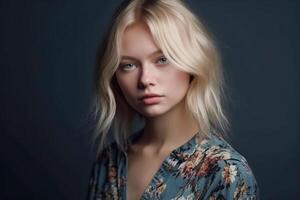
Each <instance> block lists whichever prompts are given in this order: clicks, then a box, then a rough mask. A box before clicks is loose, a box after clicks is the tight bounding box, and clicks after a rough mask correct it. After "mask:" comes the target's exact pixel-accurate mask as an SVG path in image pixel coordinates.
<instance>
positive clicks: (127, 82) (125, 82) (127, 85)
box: [116, 74, 135, 100]
mask: <svg viewBox="0 0 300 200" xmlns="http://www.w3.org/2000/svg"><path fill="white" fill-rule="evenodd" d="M116 79H117V83H118V85H119V87H120V89H121V91H122V93H123V95H124V96H125V98H126V99H127V100H128V99H129V98H130V96H131V95H132V92H133V87H134V84H135V83H134V82H135V81H134V79H133V78H132V77H128V76H120V75H118V74H116Z"/></svg>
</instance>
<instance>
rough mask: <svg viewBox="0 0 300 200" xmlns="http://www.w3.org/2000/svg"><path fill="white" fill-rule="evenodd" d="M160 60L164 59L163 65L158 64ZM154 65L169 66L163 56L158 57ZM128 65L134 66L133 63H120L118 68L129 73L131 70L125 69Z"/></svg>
mask: <svg viewBox="0 0 300 200" xmlns="http://www.w3.org/2000/svg"><path fill="white" fill-rule="evenodd" d="M162 59H165V61H163V63H159V62H160V61H161V60H162ZM156 63H157V64H159V65H167V64H169V61H168V59H167V58H166V57H165V56H161V57H159V59H158V60H157V61H156ZM128 65H132V66H134V65H135V64H133V63H125V64H122V63H121V64H120V65H119V67H120V68H121V69H123V70H125V71H130V70H131V69H125V68H126V67H127V66H128Z"/></svg>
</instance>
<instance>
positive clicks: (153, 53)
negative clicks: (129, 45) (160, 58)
mask: <svg viewBox="0 0 300 200" xmlns="http://www.w3.org/2000/svg"><path fill="white" fill-rule="evenodd" d="M161 53H162V51H161V50H160V49H158V50H156V51H154V52H152V53H150V54H149V56H150V57H151V56H153V55H155V54H161ZM121 59H131V60H136V58H135V57H133V56H126V55H123V56H121Z"/></svg>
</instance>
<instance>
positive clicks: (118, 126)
mask: <svg viewBox="0 0 300 200" xmlns="http://www.w3.org/2000/svg"><path fill="white" fill-rule="evenodd" d="M141 20H142V21H143V22H144V23H146V24H147V26H148V27H149V30H150V33H151V35H152V37H153V39H154V41H155V43H156V44H157V45H158V47H159V48H161V50H162V52H163V53H164V55H165V56H166V58H167V59H169V60H170V62H171V63H173V64H174V65H175V66H176V67H178V68H179V69H180V70H182V71H185V72H187V73H189V74H190V75H191V76H192V80H191V83H190V87H189V90H188V92H187V95H186V106H187V108H188V109H189V111H190V112H191V113H192V115H193V117H194V118H195V119H196V120H197V122H198V124H199V127H200V132H201V133H202V134H203V136H210V135H212V134H215V135H218V136H221V137H222V136H224V135H225V133H226V132H227V130H228V129H229V122H228V119H227V117H226V116H225V114H224V108H223V106H222V102H221V99H222V100H223V97H225V96H224V85H225V84H224V78H223V72H222V67H221V62H220V56H219V53H218V51H217V48H216V45H215V44H214V40H213V39H212V36H211V35H210V34H209V33H208V31H207V30H206V28H205V27H204V25H203V23H201V22H200V21H199V19H198V18H197V17H196V16H195V15H194V14H193V13H192V11H191V10H190V9H189V8H188V7H187V5H185V4H184V2H183V1H181V0H130V1H128V0H127V1H123V3H122V4H121V5H120V7H119V8H118V9H117V11H116V13H115V15H114V16H113V20H112V24H111V27H110V28H109V30H108V32H107V35H106V38H105V39H104V40H103V44H102V46H101V47H100V53H99V55H98V61H99V62H98V64H97V67H96V78H95V83H96V85H95V101H94V104H93V105H94V107H93V115H94V116H95V117H96V121H97V126H96V128H95V131H96V134H95V135H96V136H97V137H98V138H99V139H100V144H99V147H100V148H99V150H101V149H103V147H104V146H105V142H104V141H105V139H106V138H107V135H108V133H110V134H112V136H113V138H114V140H115V142H116V143H117V145H118V146H119V147H120V148H121V149H123V150H124V149H126V147H127V145H128V137H129V135H130V133H131V128H132V127H131V126H132V121H133V120H134V117H135V116H137V112H136V111H135V110H133V109H132V108H131V107H130V106H129V104H128V103H127V102H126V100H125V98H124V96H123V94H122V92H121V90H120V88H119V86H118V84H117V82H116V78H115V75H114V74H115V71H116V70H117V68H118V65H119V62H120V45H121V39H122V34H123V33H124V31H125V29H126V28H127V27H128V26H130V25H132V24H133V23H136V22H138V21H141Z"/></svg>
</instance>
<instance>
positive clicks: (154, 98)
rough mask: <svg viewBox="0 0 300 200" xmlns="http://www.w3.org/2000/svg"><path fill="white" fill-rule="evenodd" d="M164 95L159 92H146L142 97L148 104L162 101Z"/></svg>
mask: <svg viewBox="0 0 300 200" xmlns="http://www.w3.org/2000/svg"><path fill="white" fill-rule="evenodd" d="M161 98H162V96H161V95H157V94H146V95H144V96H143V97H142V98H141V101H143V102H144V104H146V105H151V104H157V103H159V102H160V101H161Z"/></svg>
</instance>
